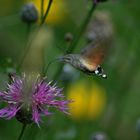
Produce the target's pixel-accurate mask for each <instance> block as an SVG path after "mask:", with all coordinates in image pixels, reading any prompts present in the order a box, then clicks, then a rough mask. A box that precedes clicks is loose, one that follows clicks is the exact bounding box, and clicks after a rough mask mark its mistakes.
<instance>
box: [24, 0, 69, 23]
mask: <svg viewBox="0 0 140 140" xmlns="http://www.w3.org/2000/svg"><path fill="white" fill-rule="evenodd" d="M26 1H28V2H29V1H31V2H34V4H35V5H36V6H37V9H38V11H39V13H41V9H40V7H41V0H26ZM48 2H49V0H44V12H45V10H46V8H47V5H48ZM66 9H67V8H66V3H65V0H53V3H52V6H51V9H50V11H49V14H48V16H47V19H46V21H47V24H51V25H54V24H58V23H61V22H62V21H64V19H65V18H66V15H67V10H66Z"/></svg>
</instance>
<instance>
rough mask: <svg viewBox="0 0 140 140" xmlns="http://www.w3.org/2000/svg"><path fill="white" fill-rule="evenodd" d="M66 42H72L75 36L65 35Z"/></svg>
mask: <svg viewBox="0 0 140 140" xmlns="http://www.w3.org/2000/svg"><path fill="white" fill-rule="evenodd" d="M65 40H66V41H67V42H71V41H72V40H73V35H72V34H71V33H66V34H65Z"/></svg>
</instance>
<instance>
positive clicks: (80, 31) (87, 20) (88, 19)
mask: <svg viewBox="0 0 140 140" xmlns="http://www.w3.org/2000/svg"><path fill="white" fill-rule="evenodd" d="M95 8H96V4H94V5H93V6H92V7H91V9H90V10H89V12H88V15H87V16H86V19H85V20H84V22H83V24H82V25H81V27H80V30H79V33H78V34H77V36H76V38H75V40H74V41H73V42H72V44H71V45H70V46H69V48H68V50H67V51H66V54H68V53H71V52H72V51H73V50H74V49H75V46H76V45H77V44H78V42H79V40H80V38H81V36H82V35H83V33H84V32H85V29H86V27H87V25H88V23H89V21H90V19H91V17H92V13H93V11H94V10H95Z"/></svg>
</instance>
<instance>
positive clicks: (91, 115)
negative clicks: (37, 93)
mask: <svg viewBox="0 0 140 140" xmlns="http://www.w3.org/2000/svg"><path fill="white" fill-rule="evenodd" d="M27 2H34V3H35V4H36V6H37V7H38V9H39V7H40V6H39V3H40V0H32V1H30V0H25V1H24V0H20V1H17V0H4V1H0V78H1V80H0V88H1V90H3V89H5V85H6V82H7V80H8V76H7V73H8V72H14V71H15V69H14V68H15V67H16V65H17V64H18V63H19V62H20V61H19V60H20V58H21V56H22V54H23V52H24V50H25V45H26V42H27V38H28V37H30V36H32V34H33V33H34V30H35V28H36V27H38V25H39V22H38V23H36V24H34V25H33V26H32V27H31V31H30V35H28V33H27V30H28V29H27V25H26V24H25V23H23V22H22V21H21V18H20V9H21V7H22V6H23V5H24V4H25V3H27ZM90 4H91V3H90ZM139 5H140V1H139V0H133V2H132V1H131V0H123V1H121V0H112V1H111V0H109V1H108V2H105V3H101V4H100V5H99V6H98V7H97V9H96V11H101V12H102V11H103V12H104V11H106V12H108V13H109V14H110V18H111V21H112V25H113V29H114V39H113V48H112V49H111V51H110V54H109V56H108V58H107V59H106V60H105V61H104V64H103V66H104V69H105V71H106V73H107V74H108V79H107V80H104V79H101V78H99V77H88V76H87V75H85V74H83V73H81V72H79V71H77V70H75V69H74V70H72V71H73V74H72V76H71V75H70V76H69V73H64V74H65V75H60V79H59V80H58V81H57V83H58V85H59V86H60V87H64V93H65V94H66V95H67V97H68V98H73V99H74V100H75V102H74V103H72V105H71V110H70V112H71V115H70V116H66V115H64V114H62V113H59V112H56V114H55V115H54V116H51V117H48V118H44V120H43V123H42V124H41V128H38V127H37V126H36V125H34V124H32V125H30V126H28V128H27V130H26V131H25V135H24V137H23V139H26V140H38V139H39V140H92V139H93V137H95V135H96V134H98V135H99V134H100V135H103V136H104V137H105V135H106V136H107V139H109V140H138V139H140V124H139V123H138V120H139V117H140V107H139V104H140V87H139V83H140V65H139V64H140V47H139V44H140V28H139V25H140V17H139V14H140V8H139ZM88 8H89V3H88V0H87V1H86V0H76V1H75V0H59V1H58V0H54V5H53V7H52V9H51V11H50V14H49V16H48V19H47V21H46V25H45V26H44V27H43V28H42V29H41V30H40V32H39V34H38V35H37V36H36V37H35V39H34V40H33V43H32V45H31V48H30V50H29V52H28V54H27V56H26V59H25V61H24V65H23V67H22V71H30V72H32V71H34V72H39V71H41V69H42V66H43V65H44V64H48V63H49V62H50V61H51V60H53V59H54V58H57V57H58V56H60V55H62V54H63V53H64V52H63V51H64V50H66V49H67V47H69V44H68V43H67V42H66V41H65V40H64V36H65V34H66V33H67V32H71V33H72V34H73V36H74V37H75V34H76V30H77V28H78V27H79V26H80V25H81V23H82V21H83V20H84V18H85V16H86V13H87V9H88ZM93 19H94V14H93ZM84 44H85V38H84V36H83V38H82V39H81V40H80V42H79V44H78V46H77V47H76V51H78V50H79V49H80V48H81V47H83V46H84ZM58 65H60V64H59V63H57V64H54V65H52V66H51V68H49V71H48V73H49V74H48V75H47V76H48V78H49V79H50V80H52V78H53V76H54V75H55V73H56V71H57V66H58ZM66 67H67V66H66ZM69 77H73V78H72V79H70V80H69ZM53 80H55V79H53ZM20 129H21V124H20V123H19V122H17V120H16V119H12V120H3V119H0V130H1V131H0V140H16V139H17V138H18V135H19V133H20ZM93 140H96V139H93ZM97 140H98V139H97ZM99 140H100V139H99Z"/></svg>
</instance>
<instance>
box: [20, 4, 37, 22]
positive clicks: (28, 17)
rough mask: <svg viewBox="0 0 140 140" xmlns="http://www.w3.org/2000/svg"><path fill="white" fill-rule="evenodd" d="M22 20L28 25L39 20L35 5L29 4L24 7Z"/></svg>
mask: <svg viewBox="0 0 140 140" xmlns="http://www.w3.org/2000/svg"><path fill="white" fill-rule="evenodd" d="M21 18H22V21H23V22H25V23H28V24H30V23H35V22H36V21H37V20H38V11H37V9H36V7H35V5H34V4H33V3H28V4H26V5H24V6H23V7H22V9H21Z"/></svg>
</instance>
